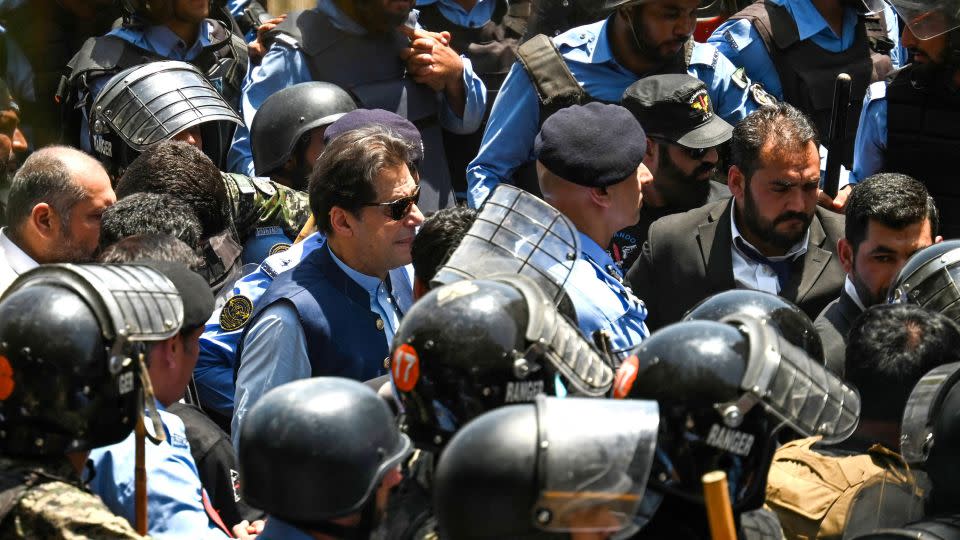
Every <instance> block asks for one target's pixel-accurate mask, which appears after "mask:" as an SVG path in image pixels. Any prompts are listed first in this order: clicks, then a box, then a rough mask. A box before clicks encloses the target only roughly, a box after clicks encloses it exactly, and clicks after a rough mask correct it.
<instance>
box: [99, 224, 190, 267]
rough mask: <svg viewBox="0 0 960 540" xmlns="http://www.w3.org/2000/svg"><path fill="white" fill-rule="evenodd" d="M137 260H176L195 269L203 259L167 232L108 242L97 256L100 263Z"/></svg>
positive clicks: (138, 235) (137, 235) (136, 235)
mask: <svg viewBox="0 0 960 540" xmlns="http://www.w3.org/2000/svg"><path fill="white" fill-rule="evenodd" d="M138 261H163V262H176V263H180V264H183V265H185V266H187V267H189V268H190V269H191V270H193V271H197V269H198V268H200V266H201V265H202V264H203V260H202V259H200V256H199V255H197V252H196V251H194V250H193V249H192V248H191V247H190V246H188V245H187V244H186V243H184V242H183V241H182V240H180V239H178V238H175V237H173V236H170V235H169V234H160V233H146V234H135V235H133V236H127V237H125V238H121V239H120V240H118V241H116V242H114V243H112V244H110V245H109V246H107V247H106V249H104V250H103V251H102V252H101V253H100V256H99V257H97V262H101V263H133V262H138Z"/></svg>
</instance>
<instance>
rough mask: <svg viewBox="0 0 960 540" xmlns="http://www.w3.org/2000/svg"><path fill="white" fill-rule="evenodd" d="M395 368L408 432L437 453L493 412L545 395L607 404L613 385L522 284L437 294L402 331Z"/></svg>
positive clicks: (479, 284) (590, 350)
mask: <svg viewBox="0 0 960 540" xmlns="http://www.w3.org/2000/svg"><path fill="white" fill-rule="evenodd" d="M390 367H391V369H390V375H391V380H392V381H393V386H394V388H395V389H396V390H397V392H398V394H399V398H400V403H401V406H402V407H403V410H404V415H403V426H404V429H405V430H406V432H407V433H408V434H409V435H410V437H411V438H412V439H413V440H414V443H416V444H417V446H418V447H421V448H427V449H431V450H434V449H438V448H440V447H442V446H443V445H444V444H446V442H447V441H448V440H449V439H450V437H451V436H453V434H454V433H455V432H456V431H457V430H458V429H459V428H460V427H462V426H463V425H464V424H465V423H466V422H467V421H469V420H470V419H472V418H474V417H476V416H479V415H480V414H482V413H484V412H486V411H489V410H491V409H494V408H497V407H501V406H503V405H509V404H511V403H518V402H528V401H532V400H533V399H534V397H536V395H537V394H540V393H546V394H549V395H561V396H562V395H564V394H566V393H568V392H569V393H570V394H573V395H582V396H589V397H601V396H604V395H606V394H607V392H608V391H609V389H610V385H611V383H612V382H613V370H612V369H611V367H610V365H609V364H608V360H607V359H606V358H605V357H603V356H601V354H600V353H599V352H598V351H597V350H596V349H595V348H594V347H593V346H592V345H591V344H590V343H589V342H587V341H586V340H585V339H584V338H583V336H582V335H581V334H580V332H579V330H578V329H577V327H576V325H575V324H572V323H571V322H570V321H568V320H567V319H565V318H564V317H563V316H561V315H560V314H559V313H558V311H557V309H556V308H555V307H554V305H553V303H552V301H551V299H550V298H549V297H547V295H546V294H545V293H544V292H543V291H542V290H541V289H540V288H539V287H537V285H536V284H535V283H534V282H533V281H532V280H530V279H528V278H526V277H525V276H521V275H517V274H513V275H503V276H497V277H491V278H489V279H478V280H465V281H458V282H455V283H452V284H450V285H445V286H442V287H439V288H436V289H434V290H432V291H430V293H428V294H427V295H425V296H424V297H423V298H421V299H420V300H419V301H417V303H416V304H414V306H413V307H412V308H411V309H410V311H409V312H408V313H407V314H406V315H405V316H404V318H403V320H402V321H401V322H400V327H399V328H398V329H397V332H396V334H395V335H394V337H393V354H392V356H391V362H390Z"/></svg>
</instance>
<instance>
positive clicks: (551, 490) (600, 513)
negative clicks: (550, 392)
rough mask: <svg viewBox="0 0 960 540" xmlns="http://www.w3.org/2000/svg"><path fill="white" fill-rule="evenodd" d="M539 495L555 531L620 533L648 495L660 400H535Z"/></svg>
mask: <svg viewBox="0 0 960 540" xmlns="http://www.w3.org/2000/svg"><path fill="white" fill-rule="evenodd" d="M537 419H538V426H539V437H538V460H539V467H538V468H539V470H540V496H539V499H538V500H537V504H536V507H535V508H534V513H533V519H534V524H535V525H536V526H537V527H538V528H540V529H543V530H546V531H551V532H569V531H619V530H621V529H623V528H625V527H627V526H628V525H630V524H631V523H632V519H633V516H634V515H635V514H636V513H637V510H638V509H639V507H640V503H641V501H642V500H643V493H644V490H645V489H646V484H647V478H648V477H649V476H650V468H651V466H652V464H653V458H654V452H655V450H656V444H657V431H658V428H659V424H660V413H659V407H658V405H657V402H655V401H643V400H622V401H613V400H593V399H584V398H581V399H578V398H566V399H559V398H548V397H544V396H541V397H539V398H538V399H537Z"/></svg>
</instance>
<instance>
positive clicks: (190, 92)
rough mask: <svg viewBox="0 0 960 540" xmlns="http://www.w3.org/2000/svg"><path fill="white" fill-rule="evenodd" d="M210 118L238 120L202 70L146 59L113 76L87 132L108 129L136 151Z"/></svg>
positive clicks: (93, 114)
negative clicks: (146, 61) (139, 64)
mask: <svg viewBox="0 0 960 540" xmlns="http://www.w3.org/2000/svg"><path fill="white" fill-rule="evenodd" d="M213 121H217V122H230V123H233V124H237V125H242V124H243V120H241V119H240V116H239V115H238V114H237V113H236V111H234V110H233V108H232V107H230V105H229V104H227V102H226V101H224V99H223V97H222V96H221V95H220V93H219V92H218V91H217V89H216V88H214V87H213V85H212V84H211V83H210V81H208V80H207V78H206V77H205V76H204V75H203V73H201V72H200V71H199V70H197V68H195V67H193V66H192V65H190V64H187V63H185V62H176V61H162V62H151V63H149V64H144V65H142V66H139V67H136V68H132V69H129V70H126V71H122V72H120V73H118V74H116V75H114V76H113V78H112V79H110V81H108V82H107V85H106V86H105V87H104V88H103V90H102V91H101V92H100V94H98V95H97V99H96V100H95V101H94V103H93V107H92V109H91V125H92V126H93V129H92V131H93V132H95V133H104V132H105V131H106V130H107V129H109V130H111V131H113V132H114V133H116V134H117V135H118V136H119V137H120V138H121V139H123V141H124V142H125V143H126V144H127V145H128V146H130V147H131V148H133V149H134V150H136V151H138V152H142V151H143V150H145V149H147V148H148V147H150V146H151V145H154V144H156V143H158V142H160V141H165V140H167V139H170V138H172V137H173V136H175V135H177V134H178V133H181V132H182V131H184V130H185V129H187V128H190V127H193V126H196V125H199V124H203V123H205V122H213Z"/></svg>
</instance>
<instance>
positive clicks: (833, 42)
mask: <svg viewBox="0 0 960 540" xmlns="http://www.w3.org/2000/svg"><path fill="white" fill-rule="evenodd" d="M768 1H769V2H770V3H772V4H775V5H778V6H783V7H784V8H786V10H787V12H789V13H790V15H792V16H793V20H794V21H795V22H796V23H797V32H798V34H799V35H800V39H801V40H806V39H809V40H811V41H813V43H815V44H816V45H817V46H818V47H820V48H822V49H825V50H827V51H830V52H835V53H836V52H842V51H845V50H847V49H848V48H850V46H851V45H853V41H854V38H855V35H854V33H855V32H854V30H855V29H856V26H857V18H858V17H857V13H856V12H855V11H854V10H853V9H851V8H845V9H844V10H843V26H842V30H841V35H840V36H837V34H836V33H835V32H834V31H833V30H832V29H831V28H830V25H829V24H827V21H826V20H825V19H824V18H823V16H822V15H820V12H819V11H817V8H816V7H814V5H813V3H812V2H811V1H810V0H768ZM884 17H885V19H886V22H887V29H888V30H887V36H888V37H889V38H890V39H891V40H892V41H893V43H894V48H893V51H892V52H891V55H890V59H891V62H892V63H893V67H894V68H897V67H900V66H901V65H902V64H901V62H902V61H903V58H904V56H903V54H904V51H903V49H902V47H900V35H899V27H898V26H897V17H896V14H894V12H893V9H891V8H890V7H887V8H886V9H884ZM707 43H711V44H713V45H715V46H716V47H717V48H718V49H720V52H721V53H723V55H724V56H726V57H727V58H729V59H730V61H731V62H733V64H734V65H735V66H737V67H742V68H744V69H745V70H746V72H747V75H748V76H750V78H751V79H752V80H753V81H754V82H758V83H760V84H762V85H763V87H764V89H765V90H767V92H770V94H772V95H773V96H774V97H776V98H777V99H781V100H782V99H783V85H782V84H781V82H780V76H779V75H778V74H777V69H776V67H774V65H773V60H771V59H770V54H769V53H768V52H767V48H766V46H764V44H763V39H762V38H761V37H760V34H759V33H758V32H757V30H756V29H755V28H754V27H753V24H752V23H751V22H750V21H749V20H747V19H735V20H728V21H725V22H724V23H723V24H721V25H720V26H719V27H717V29H716V30H714V31H713V34H711V35H710V37H709V38H708V39H707Z"/></svg>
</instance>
